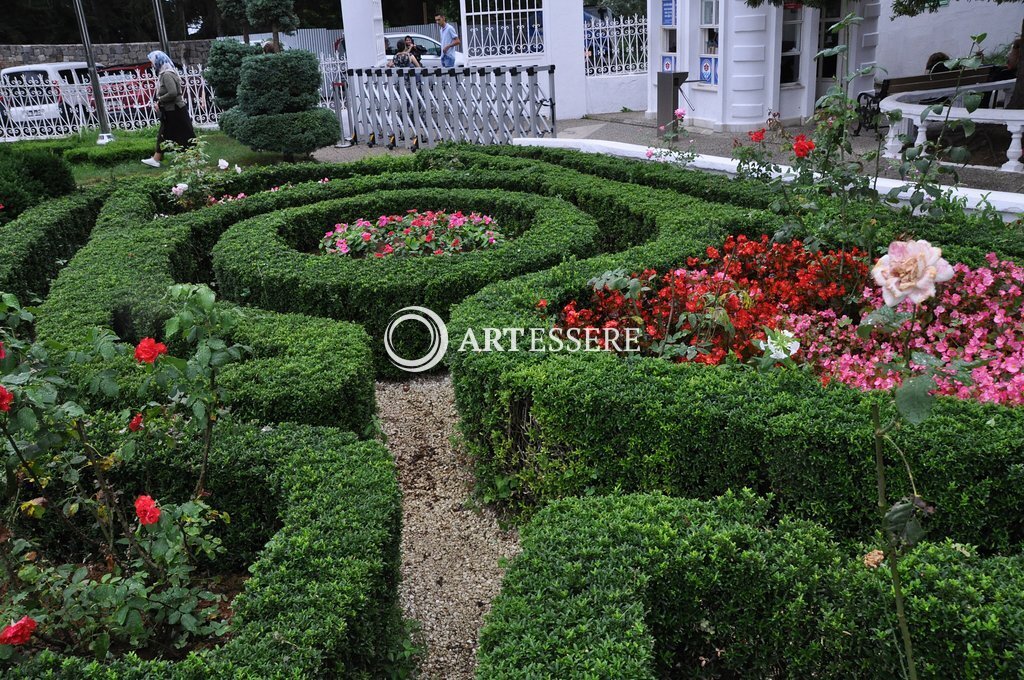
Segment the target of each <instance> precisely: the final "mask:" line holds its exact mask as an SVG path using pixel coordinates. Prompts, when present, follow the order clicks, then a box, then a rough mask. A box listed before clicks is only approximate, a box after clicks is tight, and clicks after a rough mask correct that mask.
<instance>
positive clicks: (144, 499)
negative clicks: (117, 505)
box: [135, 496, 160, 526]
mask: <svg viewBox="0 0 1024 680" xmlns="http://www.w3.org/2000/svg"><path fill="white" fill-rule="evenodd" d="M135 514H136V515H138V516H139V521H140V522H142V524H143V526H145V525H147V524H155V523H156V522H157V520H159V519H160V508H158V507H156V501H154V500H153V499H152V498H150V497H149V496H139V497H138V498H136V499H135Z"/></svg>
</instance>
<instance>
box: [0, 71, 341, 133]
mask: <svg viewBox="0 0 1024 680" xmlns="http://www.w3.org/2000/svg"><path fill="white" fill-rule="evenodd" d="M346 69H347V64H346V62H345V60H344V59H339V58H338V57H336V56H333V55H329V54H321V55H320V75H321V82H320V106H323V107H325V108H335V107H336V106H342V107H344V105H345V103H344V100H338V101H336V100H335V98H334V92H335V85H336V84H338V83H341V82H342V81H344V79H345V71H346ZM179 73H181V82H182V89H183V90H184V92H183V93H182V97H183V98H184V100H185V103H186V104H188V109H189V115H190V116H191V118H192V122H193V124H194V125H195V126H196V127H200V128H212V127H216V126H217V123H218V121H219V120H220V113H221V111H220V109H219V108H217V105H216V103H215V102H214V98H213V91H212V90H211V88H210V87H209V85H207V84H206V80H205V79H204V78H203V66H202V65H201V64H200V65H193V66H186V67H184V68H182V69H181V70H180V71H179ZM100 88H101V90H102V91H103V101H104V103H105V104H106V107H107V114H108V117H109V119H110V127H111V128H113V129H115V130H136V129H140V128H145V127H149V126H151V125H157V124H158V123H159V120H158V118H157V115H156V109H154V108H153V105H152V101H153V94H154V93H155V92H156V88H157V79H156V76H154V75H153V72H152V71H151V70H149V69H139V70H135V69H132V70H128V71H123V72H120V73H115V74H103V75H101V76H100ZM98 126H99V120H98V118H97V116H96V105H95V100H94V98H93V92H92V86H91V85H90V84H89V83H88V82H85V83H82V82H78V81H76V82H74V83H68V82H66V81H49V80H43V79H39V78H28V79H27V81H26V80H23V79H19V78H17V77H15V78H13V79H12V78H7V77H4V78H2V79H0V141H17V140H24V139H47V138H51V137H63V136H66V135H71V134H76V133H78V132H80V131H81V130H83V129H85V128H94V127H98Z"/></svg>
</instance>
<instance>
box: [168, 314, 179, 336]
mask: <svg viewBox="0 0 1024 680" xmlns="http://www.w3.org/2000/svg"><path fill="white" fill-rule="evenodd" d="M180 327H181V322H180V321H179V320H178V317H176V316H172V317H171V318H170V319H168V320H167V323H165V324H164V335H165V336H166V337H168V338H173V337H174V336H175V335H177V334H178V329H179V328H180Z"/></svg>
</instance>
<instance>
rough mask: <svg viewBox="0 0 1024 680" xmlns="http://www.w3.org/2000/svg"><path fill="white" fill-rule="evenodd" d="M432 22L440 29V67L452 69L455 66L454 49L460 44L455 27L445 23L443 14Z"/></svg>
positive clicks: (435, 17)
mask: <svg viewBox="0 0 1024 680" xmlns="http://www.w3.org/2000/svg"><path fill="white" fill-rule="evenodd" d="M434 21H435V22H436V23H437V25H438V27H440V29H441V67H442V68H452V67H454V66H455V48H456V47H458V46H459V45H461V44H462V41H461V40H459V34H458V33H456V32H455V27H454V26H452V25H451V24H449V23H448V22H447V21H445V18H444V15H443V14H438V15H436V16H434Z"/></svg>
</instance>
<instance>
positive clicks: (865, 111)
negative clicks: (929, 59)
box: [853, 66, 992, 135]
mask: <svg viewBox="0 0 1024 680" xmlns="http://www.w3.org/2000/svg"><path fill="white" fill-rule="evenodd" d="M991 76H992V67H991V66H982V67H981V68H972V69H966V70H963V71H942V72H938V73H925V74H922V75H919V76H908V77H906V78H886V79H885V80H883V81H882V84H881V86H880V87H879V88H878V90H877V91H876V92H861V93H860V95H859V96H858V97H857V116H858V120H857V129H856V130H854V132H853V134H855V135H859V134H860V131H861V128H873V129H874V130H876V131H877V130H878V117H879V114H880V113H881V110H880V109H879V107H878V105H879V104H880V103H881V101H882V100H883V99H885V98H886V97H889V96H891V95H894V94H901V93H903V92H915V91H919V90H941V89H943V88H947V87H960V86H964V85H977V84H979V83H987V82H989V79H990V78H991Z"/></svg>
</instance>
